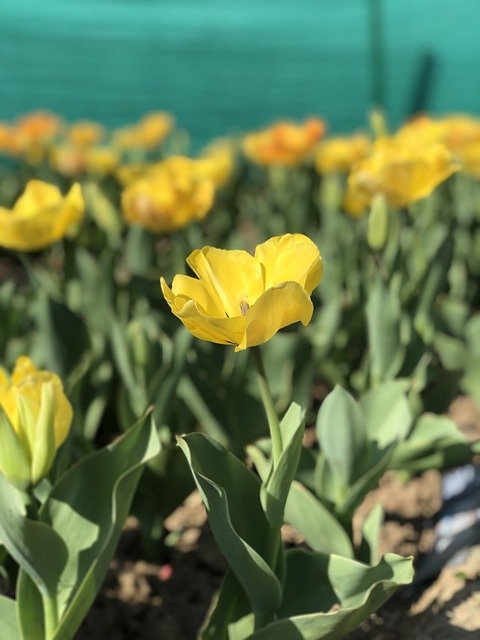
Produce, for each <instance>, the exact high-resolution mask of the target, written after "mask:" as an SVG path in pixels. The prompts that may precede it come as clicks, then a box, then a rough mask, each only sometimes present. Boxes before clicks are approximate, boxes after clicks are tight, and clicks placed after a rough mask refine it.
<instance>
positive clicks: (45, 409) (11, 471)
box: [0, 356, 73, 488]
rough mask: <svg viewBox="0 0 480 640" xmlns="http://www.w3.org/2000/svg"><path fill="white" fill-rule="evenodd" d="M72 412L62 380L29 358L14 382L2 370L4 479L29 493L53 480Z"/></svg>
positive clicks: (0, 467) (0, 465) (0, 464)
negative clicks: (34, 486) (32, 486)
mask: <svg viewBox="0 0 480 640" xmlns="http://www.w3.org/2000/svg"><path fill="white" fill-rule="evenodd" d="M72 416H73V412H72V407H71V405H70V403H69V401H68V400H67V398H66V396H65V394H64V392H63V386H62V382H61V380H60V378H59V377H58V376H57V375H56V374H54V373H50V372H49V371H40V370H38V369H37V368H36V367H35V365H34V364H33V363H32V362H31V360H30V359H29V358H27V357H25V356H22V357H20V358H18V360H17V362H16V364H15V368H14V371H13V374H12V376H11V378H10V377H9V376H8V375H7V373H6V372H5V371H4V370H2V369H0V473H2V474H3V475H4V476H5V477H6V478H7V479H8V480H9V481H10V482H12V483H13V484H15V485H17V486H19V487H20V488H26V487H27V486H29V485H30V484H36V483H37V482H39V481H40V480H41V479H42V478H43V477H45V476H46V475H47V473H48V472H49V471H50V468H51V466H52V463H53V460H54V458H55V453H56V451H57V449H58V448H59V447H60V445H61V444H63V442H64V441H65V439H66V437H67V435H68V432H69V430H70V425H71V422H72Z"/></svg>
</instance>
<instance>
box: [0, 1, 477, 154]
mask: <svg viewBox="0 0 480 640" xmlns="http://www.w3.org/2000/svg"><path fill="white" fill-rule="evenodd" d="M478 18H480V4H479V3H478V1H477V0H455V2H452V1H451V0H402V1H401V2H400V1H398V0H342V2H335V1H334V0H297V2H291V0H277V1H276V2H265V1H263V2H258V1H256V0H244V1H243V2H241V3H240V2H232V1H230V2H228V1H226V0H120V1H119V0H62V1H60V0H43V1H42V2H38V0H2V2H1V8H0V119H9V118H13V117H14V116H17V115H18V114H19V113H24V112H27V111H31V110H34V109H38V108H48V109H50V110H53V111H55V112H57V113H61V114H63V115H64V117H66V118H67V119H69V120H75V119H77V118H84V117H88V118H91V119H96V120H100V121H102V122H104V123H105V124H107V125H110V126H118V125H120V124H124V123H126V122H131V121H132V120H134V119H136V118H139V117H140V116H141V115H143V114H144V113H145V112H148V111H150V110H155V109H158V108H159V107H160V108H162V109H165V110H168V111H170V112H172V113H175V114H176V116H177V118H178V123H179V126H180V127H182V128H185V129H187V130H188V131H189V132H190V134H191V136H192V140H193V143H194V145H195V146H197V145H201V144H203V143H204V142H205V141H206V140H208V139H211V138H212V137H215V136H218V135H225V134H226V133H228V134H232V133H235V131H238V132H240V131H245V130H248V129H252V128H256V127H258V126H260V125H263V124H265V123H266V122H269V121H272V120H274V119H278V118H279V117H286V118H300V117H303V116H308V115H312V114H316V113H322V114H323V115H324V117H325V119H326V120H327V122H328V124H329V129H330V131H331V132H339V131H342V132H347V131H351V130H355V129H357V128H359V127H361V126H362V125H363V123H364V121H365V114H366V113H367V111H368V110H369V108H370V107H371V105H372V104H377V105H381V106H383V107H384V108H385V110H386V112H387V113H388V114H389V118H390V119H391V124H392V125H394V126H396V125H398V124H399V122H400V121H401V120H403V119H404V118H406V117H408V116H409V115H410V114H411V113H413V112H418V111H419V110H428V111H429V112H430V113H439V112H445V111H452V110H458V111H472V112H476V111H478V110H479V107H480V105H479V100H480V94H479V93H477V92H475V91H473V90H472V88H473V87H474V85H475V82H476V80H475V78H476V77H477V71H476V69H477V67H478V61H479V57H480V47H479V45H478V29H477V24H478ZM467 78H468V81H467Z"/></svg>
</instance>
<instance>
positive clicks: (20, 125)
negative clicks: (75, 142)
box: [13, 111, 63, 163]
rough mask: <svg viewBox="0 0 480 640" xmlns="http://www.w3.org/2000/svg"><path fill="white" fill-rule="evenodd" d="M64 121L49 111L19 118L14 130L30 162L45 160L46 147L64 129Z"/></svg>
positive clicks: (19, 144) (19, 145) (17, 140)
mask: <svg viewBox="0 0 480 640" xmlns="http://www.w3.org/2000/svg"><path fill="white" fill-rule="evenodd" d="M62 126H63V125H62V121H61V120H60V118H59V117H58V116H56V115H55V114H53V113H49V112H48V111H35V112H33V113H29V114H27V115H25V116H22V117H21V118H18V119H17V120H16V121H15V123H14V125H13V131H14V134H15V138H16V142H17V144H18V147H19V149H20V150H21V152H22V153H23V155H24V156H25V158H26V160H27V161H28V162H32V163H37V162H40V161H41V160H43V158H44V155H45V149H46V148H47V147H48V145H49V144H50V143H51V142H52V141H53V139H54V138H55V136H57V135H58V134H59V133H60V132H61V130H62Z"/></svg>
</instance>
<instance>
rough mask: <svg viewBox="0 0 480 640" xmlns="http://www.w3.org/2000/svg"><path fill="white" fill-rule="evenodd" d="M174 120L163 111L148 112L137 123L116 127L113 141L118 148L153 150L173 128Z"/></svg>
mask: <svg viewBox="0 0 480 640" xmlns="http://www.w3.org/2000/svg"><path fill="white" fill-rule="evenodd" d="M174 124H175V120H174V119H173V117H172V116H171V115H170V114H169V113H166V112H164V111H157V112H153V113H148V114H147V115H146V116H144V117H143V118H142V119H141V120H140V122H138V123H137V124H134V125H131V126H128V127H122V128H120V129H117V130H116V131H115V132H114V134H113V143H114V144H115V145H116V146H117V147H119V148H120V149H127V150H128V149H145V150H147V151H153V150H154V149H155V148H157V147H158V146H160V144H161V143H162V142H163V141H164V140H165V138H166V137H167V136H168V134H169V133H170V131H171V130H172V129H173V126H174Z"/></svg>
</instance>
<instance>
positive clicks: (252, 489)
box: [178, 433, 281, 612]
mask: <svg viewBox="0 0 480 640" xmlns="http://www.w3.org/2000/svg"><path fill="white" fill-rule="evenodd" d="M178 443H179V445H180V447H181V448H182V450H183V452H184V453H185V456H186V457H187V460H188V462H189V464H190V468H191V470H192V473H193V476H194V479H195V482H196V484H197V487H198V490H199V491H200V493H201V495H202V498H203V502H204V504H205V507H206V509H207V512H208V516H209V522H210V526H211V528H212V532H213V535H214V536H215V539H216V541H217V544H218V546H219V547H220V550H221V551H222V553H223V554H224V555H225V557H226V558H227V560H228V562H229V564H230V567H231V568H232V570H233V572H234V573H235V575H236V577H237V579H238V580H239V582H240V584H241V585H242V587H243V588H244V590H245V592H246V593H247V595H248V597H249V599H250V602H251V605H252V609H254V610H256V611H264V612H274V611H275V610H276V609H277V608H278V606H279V604H280V598H281V586H280V583H279V581H278V578H277V577H276V576H275V574H274V573H273V571H272V570H271V569H270V567H269V566H268V563H267V561H266V560H265V558H267V557H268V554H269V538H270V530H269V529H270V528H269V525H268V522H267V520H266V518H265V514H264V512H263V509H262V506H261V503H260V481H259V480H258V478H257V477H256V476H254V475H253V473H251V472H250V471H249V470H248V469H247V467H245V465H244V464H243V463H242V462H240V460H238V458H236V457H235V456H234V455H233V454H231V453H229V452H228V451H227V450H226V449H224V447H222V446H221V445H220V444H218V443H217V442H215V441H214V440H212V439H210V438H208V437H206V436H204V435H202V434H199V433H193V434H190V435H188V436H184V437H182V438H178Z"/></svg>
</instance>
